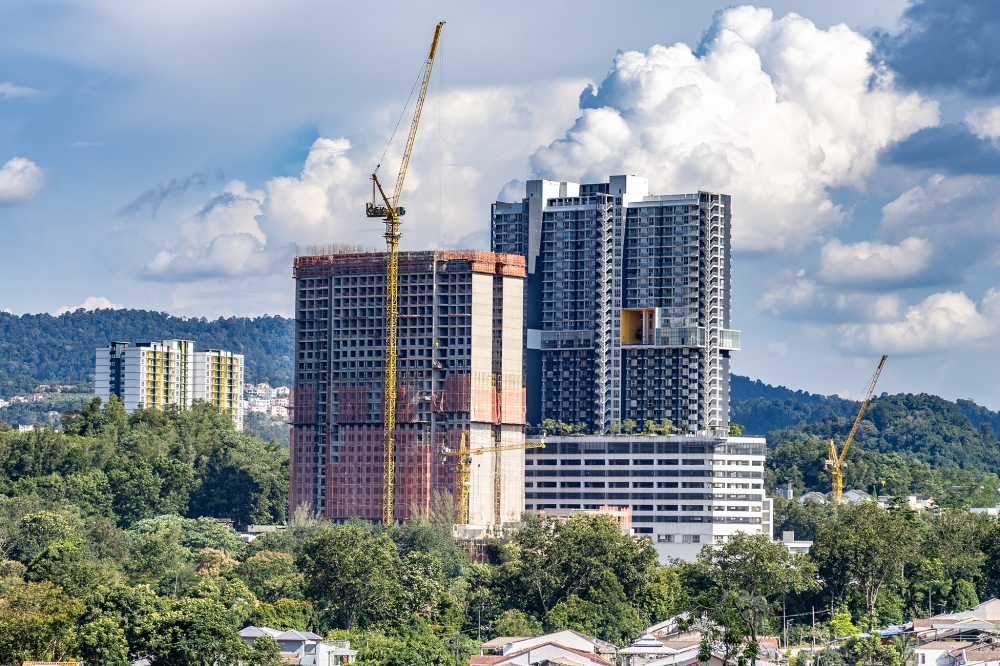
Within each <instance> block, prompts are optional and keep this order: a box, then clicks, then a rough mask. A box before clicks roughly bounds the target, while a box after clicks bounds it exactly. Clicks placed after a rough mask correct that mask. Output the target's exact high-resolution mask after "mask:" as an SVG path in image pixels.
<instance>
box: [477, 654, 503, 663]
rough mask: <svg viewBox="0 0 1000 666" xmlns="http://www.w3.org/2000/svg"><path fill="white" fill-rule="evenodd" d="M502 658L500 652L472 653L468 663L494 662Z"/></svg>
mask: <svg viewBox="0 0 1000 666" xmlns="http://www.w3.org/2000/svg"><path fill="white" fill-rule="evenodd" d="M504 659H506V657H504V656H503V655H502V654H474V655H472V656H471V657H469V664H495V663H497V662H498V661H503V660H504Z"/></svg>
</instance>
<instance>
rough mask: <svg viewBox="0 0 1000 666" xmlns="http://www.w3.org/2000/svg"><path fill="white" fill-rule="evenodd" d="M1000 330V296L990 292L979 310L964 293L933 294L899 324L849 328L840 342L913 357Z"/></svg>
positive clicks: (987, 337) (962, 344) (966, 343)
mask: <svg viewBox="0 0 1000 666" xmlns="http://www.w3.org/2000/svg"><path fill="white" fill-rule="evenodd" d="M998 330H1000V292H998V291H997V290H996V289H990V290H989V291H988V292H987V293H986V295H985V296H984V297H983V300H982V302H981V303H980V304H979V307H977V306H976V303H975V302H974V301H972V299H970V298H969V297H968V296H966V295H965V294H964V293H961V292H958V293H955V292H951V291H946V292H943V293H939V294H932V295H930V296H928V297H927V298H925V299H924V300H923V301H921V302H920V303H917V304H916V305H913V306H910V307H909V308H908V309H907V310H906V314H905V315H904V316H903V317H902V318H901V319H900V320H898V321H893V322H885V323H872V324H850V325H845V326H843V327H841V329H840V332H841V335H840V340H841V341H842V344H843V345H844V346H845V347H847V348H849V349H870V350H872V351H876V352H878V351H883V352H896V353H904V354H913V353H921V352H931V351H938V350H944V349H956V348H960V347H966V346H970V345H976V344H980V343H983V342H986V341H989V340H991V339H992V338H994V337H995V336H996V334H997V332H998Z"/></svg>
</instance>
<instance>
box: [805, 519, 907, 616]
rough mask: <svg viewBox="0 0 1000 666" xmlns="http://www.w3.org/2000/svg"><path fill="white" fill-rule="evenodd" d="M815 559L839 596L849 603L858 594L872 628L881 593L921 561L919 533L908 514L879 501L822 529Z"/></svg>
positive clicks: (813, 551) (835, 520)
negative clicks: (849, 593)
mask: <svg viewBox="0 0 1000 666" xmlns="http://www.w3.org/2000/svg"><path fill="white" fill-rule="evenodd" d="M812 556H813V559H814V560H815V561H816V563H817V565H818V567H819V573H820V576H821V577H822V578H823V580H824V581H825V582H826V584H827V585H828V586H829V587H830V589H831V590H833V591H834V593H835V597H837V598H838V599H839V600H843V597H844V593H846V592H847V591H848V590H850V589H852V588H853V589H856V590H857V591H858V593H859V594H860V595H861V599H862V602H863V604H864V609H865V616H866V620H867V623H868V628H869V629H872V628H873V627H874V626H875V623H876V617H875V607H876V603H877V602H878V598H879V593H880V592H881V591H882V589H883V587H884V586H885V585H886V583H887V582H891V581H896V580H898V578H899V576H900V574H901V572H902V570H903V566H904V565H905V564H907V563H910V562H913V561H915V559H916V556H917V530H916V527H915V526H914V524H913V523H912V522H910V520H909V519H908V518H907V516H906V515H905V511H904V510H893V511H887V510H885V509H883V508H881V507H880V506H879V505H878V504H876V503H875V502H862V503H860V504H856V505H851V506H847V507H844V509H843V510H842V511H841V513H840V515H839V516H838V517H836V518H835V519H833V520H829V521H827V522H826V523H824V524H823V525H821V526H820V529H819V532H818V534H817V535H816V542H815V543H814V544H813V548H812Z"/></svg>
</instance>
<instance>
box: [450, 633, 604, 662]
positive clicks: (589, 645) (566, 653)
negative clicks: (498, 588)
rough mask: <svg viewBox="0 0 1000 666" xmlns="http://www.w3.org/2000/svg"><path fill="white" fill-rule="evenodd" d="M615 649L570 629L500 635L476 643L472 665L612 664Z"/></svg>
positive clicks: (471, 660) (597, 639)
mask: <svg viewBox="0 0 1000 666" xmlns="http://www.w3.org/2000/svg"><path fill="white" fill-rule="evenodd" d="M617 652H618V649H617V648H616V647H615V646H614V645H613V644H611V643H608V642H607V641H602V640H600V639H599V638H594V637H593V636H588V635H586V634H582V633H580V632H578V631H573V630H572V629H566V630H564V631H557V632H555V633H551V634H545V635H544V636H535V637H529V638H521V637H514V636H501V637H499V638H494V639H493V640H490V641H487V642H485V643H483V644H482V645H480V646H479V654H478V655H473V656H472V657H471V659H470V660H469V663H470V664H471V665H472V666H477V665H485V664H490V665H493V664H518V665H519V666H535V665H538V666H547V665H548V664H559V665H561V666H573V665H580V666H613V665H614V664H615V661H616V655H617Z"/></svg>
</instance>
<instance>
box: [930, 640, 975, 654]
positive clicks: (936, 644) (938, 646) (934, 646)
mask: <svg viewBox="0 0 1000 666" xmlns="http://www.w3.org/2000/svg"><path fill="white" fill-rule="evenodd" d="M973 645H975V643H973V642H972V641H931V642H930V643H924V644H923V645H921V646H920V647H918V648H916V650H915V651H917V652H919V651H920V650H962V649H964V648H967V647H971V646H973Z"/></svg>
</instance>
